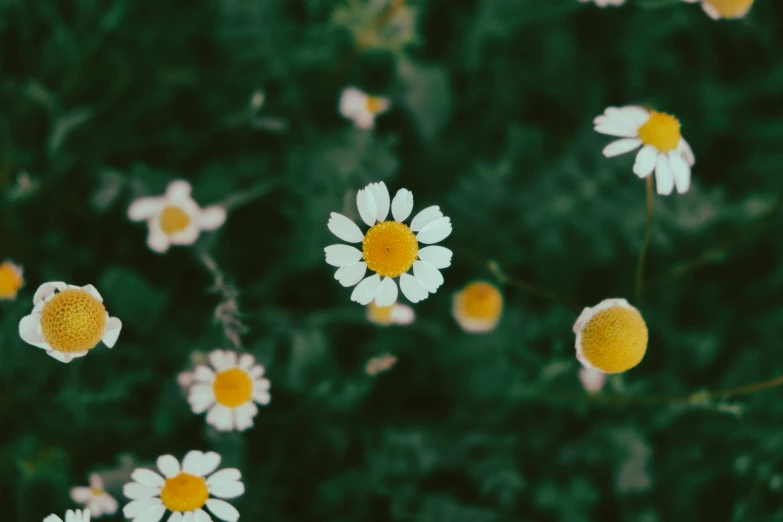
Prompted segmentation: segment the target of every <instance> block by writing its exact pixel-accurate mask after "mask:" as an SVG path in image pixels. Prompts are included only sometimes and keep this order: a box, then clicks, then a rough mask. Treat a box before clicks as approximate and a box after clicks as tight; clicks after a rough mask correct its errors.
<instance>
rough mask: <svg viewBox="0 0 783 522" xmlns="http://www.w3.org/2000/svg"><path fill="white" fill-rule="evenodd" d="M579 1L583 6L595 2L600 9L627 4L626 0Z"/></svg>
mask: <svg viewBox="0 0 783 522" xmlns="http://www.w3.org/2000/svg"><path fill="white" fill-rule="evenodd" d="M579 1H580V2H581V3H583V4H586V3H588V2H593V3H595V5H597V6H598V7H608V6H618V5H623V4H624V3H625V0H579Z"/></svg>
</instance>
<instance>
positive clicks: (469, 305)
mask: <svg viewBox="0 0 783 522" xmlns="http://www.w3.org/2000/svg"><path fill="white" fill-rule="evenodd" d="M451 313H452V315H453V316H454V319H456V321H457V323H458V324H459V325H460V327H461V328H462V329H463V330H465V331H466V332H471V333H485V332H490V331H492V330H494V329H495V326H497V324H498V322H499V321H500V316H501V314H502V313H503V295H502V294H501V293H500V290H498V289H497V288H496V287H495V286H494V285H491V284H489V283H485V282H483V281H477V282H475V283H470V284H469V285H467V286H466V287H465V288H463V289H462V290H460V291H459V292H457V293H456V294H454V304H453V306H452V309H451Z"/></svg>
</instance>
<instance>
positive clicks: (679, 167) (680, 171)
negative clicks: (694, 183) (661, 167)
mask: <svg viewBox="0 0 783 522" xmlns="http://www.w3.org/2000/svg"><path fill="white" fill-rule="evenodd" d="M669 167H671V171H672V176H673V177H674V185H675V186H676V187H677V192H678V193H680V194H685V193H686V192H688V189H689V188H690V187H691V168H690V167H689V166H688V164H687V163H686V162H685V158H683V157H682V153H681V152H679V151H676V150H674V151H672V152H670V153H669Z"/></svg>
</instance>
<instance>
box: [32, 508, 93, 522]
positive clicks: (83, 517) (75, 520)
mask: <svg viewBox="0 0 783 522" xmlns="http://www.w3.org/2000/svg"><path fill="white" fill-rule="evenodd" d="M43 522H63V519H62V518H60V517H59V516H57V515H55V514H51V515H49V516H48V517H46V518H45V519H43ZM65 522H90V510H89V509H87V510H85V511H79V510H78V509H77V510H76V511H73V510H71V509H69V510H68V511H66V512H65Z"/></svg>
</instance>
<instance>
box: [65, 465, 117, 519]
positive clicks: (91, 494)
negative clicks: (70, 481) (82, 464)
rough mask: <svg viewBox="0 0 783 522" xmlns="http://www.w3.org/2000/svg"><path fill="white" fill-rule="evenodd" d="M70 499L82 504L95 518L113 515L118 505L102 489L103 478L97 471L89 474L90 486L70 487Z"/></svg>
mask: <svg viewBox="0 0 783 522" xmlns="http://www.w3.org/2000/svg"><path fill="white" fill-rule="evenodd" d="M71 499H73V501H74V502H77V503H79V504H83V505H84V506H85V507H86V508H87V509H88V510H89V511H90V513H91V514H92V516H93V517H95V518H97V517H100V516H103V515H113V514H114V513H116V512H117V508H118V507H119V506H118V504H117V501H116V500H115V499H114V497H112V496H111V495H109V494H108V493H106V490H105V489H103V479H101V476H100V475H98V474H97V473H93V474H91V475H90V487H78V488H72V489H71Z"/></svg>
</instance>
